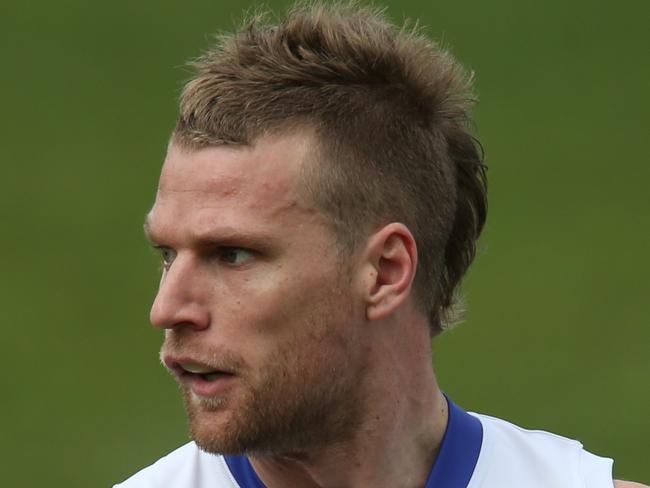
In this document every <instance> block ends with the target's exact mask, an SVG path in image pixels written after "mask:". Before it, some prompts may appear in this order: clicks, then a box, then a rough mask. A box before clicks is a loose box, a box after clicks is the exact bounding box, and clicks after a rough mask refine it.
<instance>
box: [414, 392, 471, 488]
mask: <svg viewBox="0 0 650 488" xmlns="http://www.w3.org/2000/svg"><path fill="white" fill-rule="evenodd" d="M447 404H448V405H449V421H448V423H447V430H446V432H445V436H444V437H443V438H442V444H441V446H440V452H439V453H438V457H437V458H436V462H435V464H434V465H433V469H432V470H431V474H429V477H428V478H427V482H426V483H425V485H424V488H434V487H441V486H444V487H445V488H466V487H467V484H468V483H469V480H470V479H471V478H472V474H473V473H474V468H476V463H477V461H478V455H479V454H480V452H481V445H482V444H483V425H482V424H481V421H480V420H479V419H477V418H476V417H473V416H471V415H470V414H468V413H467V412H465V411H464V410H463V409H462V408H460V407H459V406H457V405H456V404H455V403H454V402H452V401H451V400H450V399H449V398H447Z"/></svg>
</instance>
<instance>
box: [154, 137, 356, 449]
mask: <svg viewBox="0 0 650 488" xmlns="http://www.w3.org/2000/svg"><path fill="white" fill-rule="evenodd" d="M310 144H311V143H310V138H309V137H307V136H300V135H293V136H283V137H274V138H270V137H269V138H264V139H260V140H258V141H257V142H256V143H255V144H254V145H253V146H246V147H232V146H218V147H210V148H205V149H201V150H197V151H184V150H181V149H180V148H178V147H176V146H173V145H172V146H171V147H170V150H169V153H168V155H167V158H166V160H165V163H164V166H163V170H162V175H161V178H160V184H159V188H158V192H157V195H156V201H155V204H154V206H153V208H152V210H151V212H150V213H149V215H148V217H147V225H146V227H147V233H148V235H149V238H150V240H151V241H152V243H153V244H154V246H156V247H157V248H159V249H160V251H161V254H162V257H163V268H164V270H163V276H162V279H161V283H160V288H159V291H158V295H157V296H156V299H155V301H154V304H153V307H152V310H151V322H152V324H153V325H154V326H156V327H160V328H163V329H165V341H164V344H163V347H162V351H161V357H162V360H163V362H164V364H165V365H166V366H167V368H169V369H170V370H171V371H172V373H174V375H175V376H176V378H177V379H178V381H179V384H180V388H181V391H182V393H183V397H184V401H185V406H186V409H187V412H188V417H189V423H190V430H191V433H192V436H193V438H194V440H195V441H196V442H197V444H198V445H199V446H200V447H201V448H203V449H204V450H206V451H208V452H214V453H244V452H246V453H289V452H300V451H304V450H306V449H311V448H316V447H322V446H324V445H327V444H329V443H332V442H336V441H342V440H345V439H346V438H348V437H351V436H352V434H353V432H354V430H355V428H356V427H357V426H358V424H359V421H360V418H361V408H362V407H361V404H362V402H361V401H360V398H359V397H360V395H361V392H360V391H359V389H358V385H357V382H358V379H359V378H360V377H361V375H362V374H363V370H364V365H363V360H362V357H361V354H360V350H361V348H360V334H359V332H358V331H359V329H360V328H359V327H358V324H359V323H360V322H361V321H362V320H363V317H364V316H365V315H364V314H365V312H364V309H363V307H362V306H360V305H359V304H357V302H358V300H356V298H355V293H354V290H353V287H352V284H351V283H352V280H351V271H350V270H349V267H348V266H347V265H346V266H344V263H342V262H341V259H340V257H339V255H338V253H337V248H336V242H335V238H334V235H333V234H332V232H331V231H330V230H329V228H328V227H327V223H326V221H325V220H324V218H323V217H322V216H321V215H320V214H319V213H318V212H317V211H316V210H314V209H313V208H311V207H310V205H308V204H307V203H306V201H305V199H304V198H302V197H301V196H300V191H299V190H300V188H299V180H300V178H299V174H300V169H301V166H302V164H305V160H306V159H308V155H309V153H310V151H309V149H310ZM344 269H345V270H347V271H344Z"/></svg>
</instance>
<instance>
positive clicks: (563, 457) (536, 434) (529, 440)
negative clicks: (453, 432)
mask: <svg viewBox="0 0 650 488" xmlns="http://www.w3.org/2000/svg"><path fill="white" fill-rule="evenodd" d="M473 415H475V416H476V417H477V418H478V419H479V420H480V421H481V424H482V426H483V446H482V449H481V454H480V456H479V460H478V462H477V466H476V477H477V480H478V479H479V478H481V479H482V481H481V483H477V485H476V486H527V487H531V488H532V487H535V488H537V487H540V488H544V487H550V486H552V487H558V488H559V487H573V486H589V487H592V488H612V486H613V482H612V465H613V461H612V460H611V459H608V458H603V457H600V456H596V455H594V454H592V453H590V452H588V451H586V450H584V449H583V446H582V444H581V443H580V442H579V441H576V440H573V439H568V438H566V437H562V436H559V435H556V434H553V433H550V432H547V431H543V430H529V429H524V428H522V427H519V426H517V425H515V424H512V423H510V422H507V421H505V420H501V419H497V418H494V417H490V416H487V415H479V414H473Z"/></svg>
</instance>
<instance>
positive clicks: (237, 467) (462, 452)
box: [224, 398, 483, 488]
mask: <svg viewBox="0 0 650 488" xmlns="http://www.w3.org/2000/svg"><path fill="white" fill-rule="evenodd" d="M447 403H448V404H449V421H448V423H447V430H446V431H445V435H444V437H443V438H442V444H441V445H440V452H439V453H438V458H437V459H436V462H435V464H434V465H433V469H432V470H431V473H429V477H428V478H427V482H426V484H425V485H424V488H440V487H444V488H466V487H467V485H468V483H469V480H470V479H471V477H472V474H473V473H474V468H475V467H476V463H477V461H478V456H479V454H480V452H481V445H482V444H483V426H482V425H481V421H480V420H479V419H477V418H476V417H474V416H472V415H470V414H468V413H467V412H465V411H464V410H463V409H462V408H460V407H459V406H457V405H456V404H455V403H454V402H452V401H451V400H450V399H449V398H447ZM224 459H225V461H226V464H227V465H228V469H229V470H230V473H231V474H232V476H233V477H234V478H235V481H237V484H238V485H239V486H240V487H241V488H266V487H265V486H264V483H262V480H260V478H259V477H258V476H257V473H255V470H254V469H253V466H251V463H250V461H249V459H248V458H247V457H246V456H224Z"/></svg>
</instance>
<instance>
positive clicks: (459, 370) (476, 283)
mask: <svg viewBox="0 0 650 488" xmlns="http://www.w3.org/2000/svg"><path fill="white" fill-rule="evenodd" d="M287 3H288V2H271V3H270V5H271V6H273V7H274V8H276V9H281V8H282V7H283V6H285V5H286V4H287ZM250 5H253V2H250V1H245V2H234V1H228V2H225V1H221V2H215V1H201V0H186V1H184V2H180V1H176V2H174V1H169V0H166V1H153V0H146V1H135V2H133V1H126V0H114V1H112V2H89V1H81V0H60V1H58V2H48V1H43V0H41V1H37V0H34V1H27V0H23V1H18V0H4V1H3V2H2V6H0V19H1V20H0V27H1V28H0V54H1V56H2V57H1V59H2V64H1V68H0V69H1V71H0V73H1V74H2V76H0V90H1V92H2V95H3V96H2V100H3V102H2V115H3V116H2V119H1V122H0V124H1V129H2V148H1V152H0V154H1V160H2V178H1V179H0V195H1V197H0V198H2V202H1V205H0V212H1V216H2V236H3V237H2V240H1V242H2V247H3V249H2V253H1V254H0V256H1V258H0V264H1V267H2V280H0V287H1V288H0V293H1V294H0V296H1V297H2V321H3V329H2V331H3V353H2V368H1V371H2V372H1V373H0V387H1V388H2V392H3V399H2V402H1V406H0V409H1V413H2V415H1V418H2V427H1V431H0V432H1V434H0V435H1V437H2V439H3V442H2V443H1V447H0V466H1V470H0V472H1V473H2V481H1V482H0V484H1V485H2V486H7V487H9V486H11V487H23V486H26V487H27V486H50V487H89V486H110V485H111V484H112V483H114V482H117V481H120V480H122V479H124V478H125V477H127V476H128V475H130V474H131V473H133V472H134V471H135V470H137V469H139V468H141V467H143V466H145V465H147V464H149V463H151V462H153V461H154V460H155V459H157V458H158V457H159V456H161V455H162V454H165V453H167V452H168V451H170V450H172V449H173V448H175V447H176V446H178V445H180V444H181V443H183V442H185V441H186V439H187V435H186V428H185V419H184V413H183V409H182V405H181V402H180V398H179V395H178V394H177V391H176V387H175V386H174V384H173V381H172V380H171V378H170V377H168V375H167V374H166V373H165V372H164V371H163V369H162V368H161V367H160V366H159V364H158V359H157V350H158V346H159V343H160V340H161V336H160V333H159V332H158V331H155V330H153V329H152V328H151V327H149V326H148V321H147V315H148V307H149V304H150V302H151V300H152V297H153V296H154V293H155V289H156V285H157V277H158V271H157V262H156V258H155V257H154V255H153V254H152V253H151V252H150V250H149V249H148V246H147V244H146V243H145V241H144V239H143V237H142V230H141V223H142V219H143V216H144V214H145V212H146V211H147V210H148V207H149V205H150V204H151V202H152V199H153V196H154V191H155V187H156V180H157V174H158V171H159V166H160V162H161V160H162V158H163V156H164V150H165V145H166V139H167V136H168V134H169V132H170V130H171V128H172V126H173V123H174V120H175V115H176V99H177V96H178V93H179V90H180V87H181V85H182V81H183V80H184V79H186V78H187V76H188V73H187V71H185V70H184V69H183V68H182V65H183V63H184V61H185V60H186V59H188V58H190V57H193V56H196V55H197V54H198V53H199V52H200V51H201V50H202V49H204V48H205V47H206V46H207V45H208V44H209V42H210V35H209V34H210V33H214V32H215V31H217V30H220V29H227V28H229V26H231V25H232V22H233V20H236V19H238V18H240V16H241V11H242V9H243V8H246V7H248V6H250ZM388 5H389V12H390V14H391V15H392V17H393V18H394V19H396V20H398V21H400V20H401V19H402V18H404V17H409V18H419V19H420V20H421V22H422V24H424V25H426V26H428V32H429V33H430V34H431V35H432V36H433V37H435V38H438V39H443V41H444V44H445V45H447V46H449V47H451V48H452V50H453V51H454V52H455V53H456V55H457V56H458V57H459V58H460V59H461V60H462V61H463V63H464V64H465V65H467V66H468V67H470V68H471V69H473V70H475V71H476V74H477V86H478V91H479V94H480V97H481V100H482V102H481V104H480V105H479V108H478V110H477V111H476V121H477V132H478V135H479V138H480V139H481V141H482V142H483V144H484V146H485V149H486V153H487V162H488V164H489V166H490V170H489V176H490V192H491V196H490V205H491V207H490V217H489V221H488V225H487V228H486V231H485V234H484V237H483V238H482V241H481V246H480V247H481V251H480V255H479V257H478V260H477V262H476V264H475V266H474V267H473V269H472V271H471V272H470V275H469V277H468V279H467V282H466V286H465V290H466V295H467V298H468V302H469V314H468V318H467V320H466V322H465V323H464V324H463V325H462V326H460V327H459V328H458V329H456V330H454V331H453V332H450V333H447V334H446V335H445V336H444V337H442V338H441V339H440V340H438V341H437V342H436V343H435V344H434V349H435V354H436V359H435V362H436V367H437V370H438V373H439V376H440V378H441V382H442V385H443V387H444V389H445V390H446V391H447V392H448V393H449V394H450V395H451V396H452V397H453V398H454V399H455V400H456V401H457V402H458V403H460V404H461V405H463V406H464V407H466V408H468V409H470V410H474V411H480V412H484V413H489V414H492V415H496V416H500V417H504V418H506V419H509V420H511V421H514V422H517V423H519V424H521V425H523V426H526V427H531V428H543V429H547V430H551V431H555V432H558V433H561V434H563V435H566V436H570V437H574V438H578V439H580V440H582V441H583V442H584V444H585V445H586V446H587V447H588V448H589V449H590V450H592V451H594V452H596V453H599V454H603V455H608V456H612V457H614V458H615V459H616V464H615V469H616V474H617V476H619V477H624V478H631V479H637V480H639V481H646V482H649V481H650V463H649V460H650V420H649V415H650V357H649V356H648V346H649V345H650V329H649V328H648V327H647V324H648V318H647V316H648V314H649V313H650V300H649V299H648V293H649V292H650V285H648V282H647V279H648V276H650V258H649V257H648V251H650V225H649V224H650V222H649V218H650V197H649V196H648V191H647V189H648V177H649V176H650V169H649V159H650V158H649V157H648V138H649V130H648V121H647V117H648V113H649V108H650V107H649V105H650V103H649V100H648V98H649V97H648V88H649V87H650V84H649V81H650V73H649V71H650V69H649V63H648V47H649V44H650V43H649V40H650V35H649V34H648V28H647V21H648V18H649V15H648V14H649V13H650V12H649V6H648V5H649V4H648V2H647V1H645V0H638V1H634V0H622V1H618V2H611V1H607V2H605V1H593V0H592V1H587V0H577V1H573V2H566V1H560V0H548V1H545V2H533V1H532V0H523V1H522V0H519V1H515V0H498V1H491V2H479V1H476V2H452V1H446V2H442V1H441V2H435V3H434V2H424V1H401V2H392V3H389V4H388Z"/></svg>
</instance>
